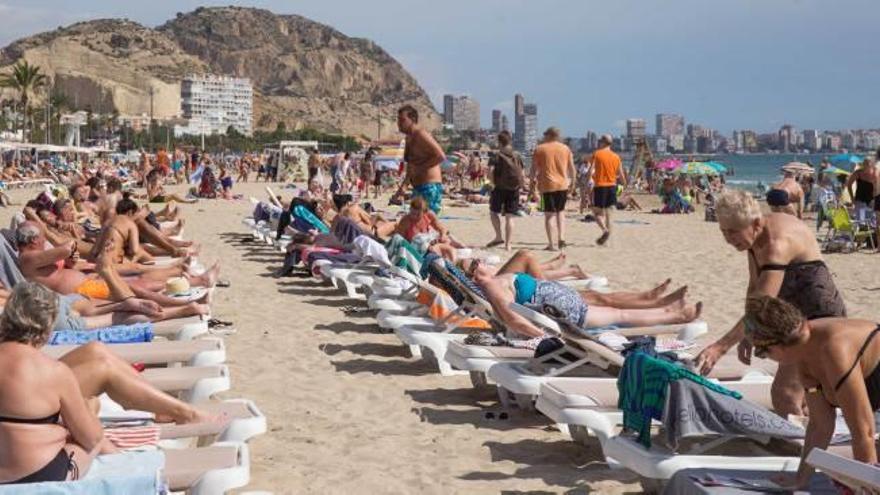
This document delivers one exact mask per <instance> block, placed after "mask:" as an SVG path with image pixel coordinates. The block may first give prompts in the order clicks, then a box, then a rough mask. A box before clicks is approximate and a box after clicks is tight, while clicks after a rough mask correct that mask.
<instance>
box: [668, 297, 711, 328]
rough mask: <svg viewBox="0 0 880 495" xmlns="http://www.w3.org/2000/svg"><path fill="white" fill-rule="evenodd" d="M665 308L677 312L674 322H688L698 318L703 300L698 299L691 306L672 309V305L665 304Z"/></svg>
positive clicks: (701, 310) (701, 311)
mask: <svg viewBox="0 0 880 495" xmlns="http://www.w3.org/2000/svg"><path fill="white" fill-rule="evenodd" d="M667 308H669V309H672V310H673V311H676V312H677V313H678V315H679V317H678V318H676V321H675V323H690V322H692V321H694V320H696V319H697V318H699V317H700V315H701V314H702V313H703V302H702V301H700V302H698V303H697V304H695V305H693V306H686V307H684V308H681V309H674V305H673V306H667Z"/></svg>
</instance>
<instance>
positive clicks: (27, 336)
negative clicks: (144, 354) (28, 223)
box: [0, 282, 220, 484]
mask: <svg viewBox="0 0 880 495" xmlns="http://www.w3.org/2000/svg"><path fill="white" fill-rule="evenodd" d="M57 313H58V296H57V295H56V294H55V293H54V292H52V291H50V290H48V289H46V288H45V287H43V286H42V285H39V284H35V283H32V282H22V283H19V284H18V285H16V287H15V290H13V292H12V295H11V296H10V297H9V299H8V300H7V302H6V306H5V308H4V311H3V314H2V315H0V484H7V483H36V482H40V481H64V480H73V479H78V478H79V477H80V475H81V474H85V473H86V472H87V471H88V469H89V466H90V465H91V462H92V460H93V459H94V458H95V456H96V455H99V454H105V453H112V452H115V451H116V448H115V447H114V446H113V445H112V444H110V443H109V442H107V441H106V440H105V439H104V431H103V429H102V428H101V423H100V422H98V418H97V417H96V416H95V413H94V411H93V410H92V408H91V407H90V405H89V403H87V401H86V398H89V400H94V398H95V397H97V396H99V395H100V394H102V393H107V394H108V395H109V396H110V398H111V399H113V400H114V401H116V402H117V403H119V404H121V405H122V406H123V407H125V408H127V409H138V410H143V411H151V412H153V413H154V414H155V415H156V418H157V420H158V421H165V422H167V421H174V422H177V423H190V422H194V421H216V420H219V419H220V418H215V417H212V416H208V415H206V414H204V413H202V412H200V411H198V410H196V409H194V408H192V407H191V406H189V405H187V404H184V403H183V402H180V401H179V400H177V399H174V398H173V397H171V396H169V395H167V394H164V393H162V392H160V391H159V390H156V389H155V388H153V387H152V386H151V385H149V384H148V383H147V382H145V381H144V380H143V379H141V378H140V377H139V376H138V375H137V372H135V371H134V369H133V368H132V367H131V366H130V365H129V364H128V363H125V362H124V361H122V360H120V359H119V358H117V357H115V356H113V355H112V354H111V353H110V352H109V351H108V350H107V349H106V347H105V346H103V345H101V344H88V345H84V346H80V347H78V348H77V349H76V350H74V351H71V352H69V353H68V354H66V355H65V356H64V357H62V358H61V359H59V360H55V359H52V358H50V357H48V356H46V355H44V354H43V353H42V352H41V351H40V348H41V347H42V346H43V345H44V344H45V343H46V340H47V339H48V337H49V333H50V331H51V329H52V325H53V323H54V322H55V318H56V316H57ZM59 419H60V420H63V424H62V423H60V422H59Z"/></svg>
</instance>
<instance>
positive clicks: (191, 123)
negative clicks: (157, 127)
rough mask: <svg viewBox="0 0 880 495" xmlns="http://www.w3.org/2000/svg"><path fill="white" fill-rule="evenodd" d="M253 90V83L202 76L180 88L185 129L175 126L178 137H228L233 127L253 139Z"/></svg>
mask: <svg viewBox="0 0 880 495" xmlns="http://www.w3.org/2000/svg"><path fill="white" fill-rule="evenodd" d="M253 99H254V94H253V86H252V85H251V81H250V79H240V78H235V77H226V76H214V75H200V76H188V77H186V78H185V79H183V81H182V82H181V84H180V100H181V113H182V114H183V118H185V119H187V120H188V123H187V125H186V126H176V127H175V129H174V133H175V135H176V136H181V135H185V134H190V135H198V134H226V131H227V130H228V129H229V128H230V127H232V128H234V129H235V130H236V131H238V132H240V133H242V134H245V135H247V136H250V135H251V133H252V132H253V120H252V119H253Z"/></svg>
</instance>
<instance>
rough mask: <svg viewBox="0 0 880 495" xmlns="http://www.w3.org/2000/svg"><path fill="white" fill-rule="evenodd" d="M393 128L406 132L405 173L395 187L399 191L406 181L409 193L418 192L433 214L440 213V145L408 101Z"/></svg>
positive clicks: (441, 183) (441, 189)
mask: <svg viewBox="0 0 880 495" xmlns="http://www.w3.org/2000/svg"><path fill="white" fill-rule="evenodd" d="M397 128H398V129H399V130H400V132H402V133H404V134H405V135H406V147H405V148H404V151H403V160H404V162H406V175H405V176H404V178H403V181H402V182H401V183H400V187H399V188H398V189H397V193H396V195H398V196H399V195H402V194H403V189H404V188H405V187H406V185H407V183H409V184H412V186H413V192H412V194H413V197H415V196H421V197H423V198H425V201H426V202H427V203H428V208H430V209H431V211H433V212H434V214H438V215H439V214H440V202H441V200H442V199H443V178H442V176H441V175H440V164H441V163H443V162H444V161H445V160H446V155H445V154H444V153H443V149H442V148H441V147H440V145H439V144H437V141H436V140H435V139H434V136H432V135H431V133H430V132H428V131H426V130H425V129H422V127H421V126H419V112H418V110H416V109H415V107H413V106H412V105H404V106H402V107H400V109H399V110H398V111H397Z"/></svg>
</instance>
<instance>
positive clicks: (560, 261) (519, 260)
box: [458, 249, 590, 280]
mask: <svg viewBox="0 0 880 495" xmlns="http://www.w3.org/2000/svg"><path fill="white" fill-rule="evenodd" d="M481 262H482V260H480V259H479V258H473V259H462V260H459V263H458V264H459V268H461V269H462V270H464V272H465V274H467V276H468V277H471V278H473V276H474V270H475V269H476V267H477V265H478V264H480V263H481ZM486 268H487V269H488V270H493V269H494V268H493V267H491V266H486ZM519 272H523V273H528V274H529V275H531V276H533V277H535V278H537V279H540V280H561V279H564V278H574V279H587V278H590V274H588V273H587V272H585V271H583V269H581V267H580V265H567V266H566V264H565V253H559V254H558V255H557V256H555V257H553V259H551V260H550V261H547V262H544V263H541V262H540V261H538V258H537V257H535V255H534V254H533V253H532V252H531V251H529V250H527V249H520V250H519V251H517V252H515V253H513V256H511V257H510V259H508V260H507V262H506V263H504V264H503V265H501V267H500V268H498V269H497V270H496V271H495V275H503V274H505V273H519Z"/></svg>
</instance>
